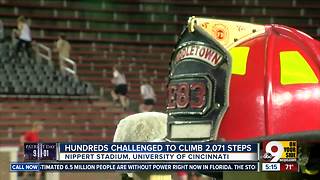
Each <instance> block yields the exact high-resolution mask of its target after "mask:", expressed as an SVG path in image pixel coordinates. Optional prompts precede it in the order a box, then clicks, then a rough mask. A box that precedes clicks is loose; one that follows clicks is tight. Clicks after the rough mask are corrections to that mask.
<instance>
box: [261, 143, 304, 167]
mask: <svg viewBox="0 0 320 180" xmlns="http://www.w3.org/2000/svg"><path fill="white" fill-rule="evenodd" d="M297 149H298V144H297V141H267V142H263V143H262V161H263V162H295V161H297Z"/></svg>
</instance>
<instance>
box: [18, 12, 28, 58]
mask: <svg viewBox="0 0 320 180" xmlns="http://www.w3.org/2000/svg"><path fill="white" fill-rule="evenodd" d="M17 26H18V30H17V31H16V36H17V37H18V43H17V46H16V49H15V52H14V56H16V55H18V53H19V52H20V51H21V50H24V51H26V52H27V55H28V57H29V58H30V57H31V54H32V46H31V42H32V38H31V30H30V27H29V25H28V23H27V21H26V19H25V18H24V16H20V17H18V19H17Z"/></svg>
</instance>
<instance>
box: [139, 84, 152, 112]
mask: <svg viewBox="0 0 320 180" xmlns="http://www.w3.org/2000/svg"><path fill="white" fill-rule="evenodd" d="M140 93H141V97H142V99H143V104H140V107H139V109H140V112H150V111H152V110H153V106H154V105H155V102H156V94H155V93H154V90H153V87H152V86H151V85H150V83H149V82H148V80H147V79H143V80H142V84H141V86H140Z"/></svg>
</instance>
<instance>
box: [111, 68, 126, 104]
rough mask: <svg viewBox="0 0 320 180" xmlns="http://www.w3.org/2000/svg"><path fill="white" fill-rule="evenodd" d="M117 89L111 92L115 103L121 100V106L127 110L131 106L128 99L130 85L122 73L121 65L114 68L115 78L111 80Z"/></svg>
mask: <svg viewBox="0 0 320 180" xmlns="http://www.w3.org/2000/svg"><path fill="white" fill-rule="evenodd" d="M111 82H112V84H114V85H115V88H114V89H113V90H112V91H111V96H112V99H113V102H114V103H116V102H117V101H118V100H120V103H121V106H122V108H123V109H124V110H126V109H127V108H128V106H129V99H128V98H127V93H128V85H127V80H126V76H125V74H124V73H123V72H122V71H121V68H120V66H119V65H114V66H113V78H112V80H111Z"/></svg>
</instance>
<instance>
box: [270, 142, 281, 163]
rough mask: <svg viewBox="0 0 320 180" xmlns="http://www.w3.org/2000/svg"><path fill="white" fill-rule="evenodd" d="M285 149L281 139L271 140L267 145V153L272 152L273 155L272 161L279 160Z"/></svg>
mask: <svg viewBox="0 0 320 180" xmlns="http://www.w3.org/2000/svg"><path fill="white" fill-rule="evenodd" d="M283 151H284V149H283V146H282V144H281V143H280V142H279V141H270V142H268V144H267V145H266V153H270V154H271V155H272V156H273V158H272V159H271V161H270V162H278V160H279V159H280V158H281V155H282V153H283Z"/></svg>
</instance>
